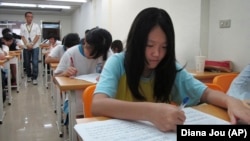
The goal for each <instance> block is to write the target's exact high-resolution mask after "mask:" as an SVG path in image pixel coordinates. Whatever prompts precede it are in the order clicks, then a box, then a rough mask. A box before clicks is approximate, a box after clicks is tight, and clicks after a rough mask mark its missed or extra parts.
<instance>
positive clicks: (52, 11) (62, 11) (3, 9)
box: [0, 0, 84, 15]
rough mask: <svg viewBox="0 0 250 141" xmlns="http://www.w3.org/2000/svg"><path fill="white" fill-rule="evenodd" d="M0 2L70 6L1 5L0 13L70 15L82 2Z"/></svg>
mask: <svg viewBox="0 0 250 141" xmlns="http://www.w3.org/2000/svg"><path fill="white" fill-rule="evenodd" d="M69 1H70V0H69ZM0 2H8V3H30V4H46V5H52V4H53V5H63V6H71V9H48V8H47V9H43V8H27V7H25V8H22V7H3V6H0V13H1V14H18V15H19V14H21V15H23V14H24V13H25V12H27V11H31V12H33V13H34V14H36V15H46V14H50V15H51V14H53V15H71V14H72V13H73V12H74V11H75V10H76V9H78V8H80V7H81V5H82V4H84V3H78V2H61V1H48V0H0Z"/></svg>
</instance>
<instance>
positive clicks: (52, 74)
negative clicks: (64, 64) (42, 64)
mask: <svg viewBox="0 0 250 141" xmlns="http://www.w3.org/2000/svg"><path fill="white" fill-rule="evenodd" d="M58 64H59V63H50V64H49V65H50V81H51V89H50V93H51V97H52V101H53V102H52V104H53V107H54V112H55V113H56V103H57V100H56V95H55V94H56V86H55V82H54V79H52V78H53V77H54V71H55V70H56V67H57V65H58Z"/></svg>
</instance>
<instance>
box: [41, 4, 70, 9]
mask: <svg viewBox="0 0 250 141" xmlns="http://www.w3.org/2000/svg"><path fill="white" fill-rule="evenodd" d="M38 7H39V8H58V9H70V8H71V7H70V6H62V5H42V4H39V5H38Z"/></svg>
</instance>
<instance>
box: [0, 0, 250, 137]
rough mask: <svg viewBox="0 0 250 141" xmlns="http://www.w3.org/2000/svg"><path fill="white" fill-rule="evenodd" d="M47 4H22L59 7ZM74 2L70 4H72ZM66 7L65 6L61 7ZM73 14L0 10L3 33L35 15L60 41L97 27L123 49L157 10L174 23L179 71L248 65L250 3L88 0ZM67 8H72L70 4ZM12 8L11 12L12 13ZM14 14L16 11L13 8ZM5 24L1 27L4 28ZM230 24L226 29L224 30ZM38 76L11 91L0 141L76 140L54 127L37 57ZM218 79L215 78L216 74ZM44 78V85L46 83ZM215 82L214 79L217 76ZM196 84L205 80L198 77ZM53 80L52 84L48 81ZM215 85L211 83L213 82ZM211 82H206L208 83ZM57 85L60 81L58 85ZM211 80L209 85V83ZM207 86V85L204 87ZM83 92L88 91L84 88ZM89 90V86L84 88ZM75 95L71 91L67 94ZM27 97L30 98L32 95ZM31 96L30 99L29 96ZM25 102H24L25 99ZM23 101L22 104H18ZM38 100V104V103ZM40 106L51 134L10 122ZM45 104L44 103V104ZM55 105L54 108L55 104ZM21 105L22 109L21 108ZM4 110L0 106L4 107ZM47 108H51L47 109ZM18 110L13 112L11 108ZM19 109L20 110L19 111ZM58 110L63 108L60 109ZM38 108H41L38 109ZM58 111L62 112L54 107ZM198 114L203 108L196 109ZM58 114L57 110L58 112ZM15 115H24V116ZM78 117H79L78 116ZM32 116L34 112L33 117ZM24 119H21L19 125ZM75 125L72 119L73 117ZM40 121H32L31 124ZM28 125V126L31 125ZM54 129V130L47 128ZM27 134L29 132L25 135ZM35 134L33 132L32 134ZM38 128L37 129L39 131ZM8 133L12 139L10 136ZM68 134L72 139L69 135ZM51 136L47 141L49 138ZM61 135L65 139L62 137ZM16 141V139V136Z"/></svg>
mask: <svg viewBox="0 0 250 141" xmlns="http://www.w3.org/2000/svg"><path fill="white" fill-rule="evenodd" d="M48 1H49V0H40V1H37V0H23V1H22V3H34V4H40V3H41V4H51V3H52V4H53V3H54V4H57V5H60V2H54V1H53V2H51V1H49V2H48ZM69 1H70V0H69ZM2 2H13V3H15V2H16V0H2V1H1V2H0V3H2ZM61 4H64V5H67V2H61ZM70 4H71V5H73V7H72V8H73V9H71V10H70V12H69V11H67V10H63V11H60V10H59V11H58V10H51V11H50V10H48V11H42V10H40V11H39V10H37V9H35V8H31V9H29V8H25V9H22V8H17V10H8V8H6V7H3V6H2V5H0V22H1V23H0V31H1V30H2V29H3V28H5V27H6V25H5V24H4V23H5V22H6V21H17V22H24V23H25V18H24V13H25V12H27V11H31V12H32V13H33V16H34V19H33V22H34V23H37V24H38V25H41V24H42V22H44V21H45V22H58V21H59V22H60V38H61V39H62V38H63V37H64V36H65V35H66V34H68V33H78V34H79V36H80V38H84V37H85V30H86V29H91V28H93V27H100V28H104V29H107V30H108V31H109V32H110V33H111V34H112V39H113V40H115V39H120V40H121V41H122V42H123V44H124V45H125V43H126V41H127V39H126V38H127V35H128V32H129V30H130V27H131V24H132V22H133V20H134V18H135V17H136V15H137V13H139V12H140V11H141V10H142V9H144V8H147V7H158V8H161V9H164V10H166V11H167V12H168V13H169V15H170V17H171V18H172V22H173V26H174V30H175V53H176V59H177V61H178V62H179V63H180V64H181V65H183V66H184V65H186V66H185V67H186V69H187V70H195V67H196V64H195V56H200V55H202V56H205V57H206V60H210V61H218V62H222V61H230V63H231V65H232V66H231V67H232V68H231V69H232V70H231V71H232V72H236V73H239V72H241V71H242V70H243V69H244V68H245V66H247V65H249V57H247V56H249V52H250V48H249V45H250V40H249V37H250V28H249V25H250V14H249V9H250V1H247V0H188V1H187V0H86V3H77V4H73V2H70ZM68 5H69V4H68ZM12 8H13V7H12ZM14 9H15V8H14ZM2 23H3V24H2ZM225 24H226V26H225ZM13 31H15V33H16V34H20V29H18V28H17V29H13ZM43 40H45V39H44V38H43V36H41V38H40V39H39V41H38V42H39V43H41V42H42V41H43ZM39 55H40V56H39V62H40V63H39V75H38V78H37V79H38V85H37V86H33V85H31V84H29V83H28V84H27V83H25V82H24V81H25V77H26V76H24V78H21V81H23V82H21V83H20V90H19V91H20V92H18V93H16V91H15V90H12V97H13V102H12V103H11V105H8V104H4V106H3V107H4V108H3V110H4V111H6V115H5V118H4V120H3V124H0V140H17V141H18V140H35V139H39V140H44V141H45V140H55V141H62V140H72V141H75V140H76V138H77V137H76V133H74V132H75V131H74V130H73V127H72V126H70V128H71V129H66V128H64V127H63V128H62V129H60V130H61V131H62V130H63V131H62V132H63V133H61V131H59V135H58V129H57V126H56V125H54V124H55V122H54V121H56V120H58V119H59V117H58V114H57V113H56V114H55V112H56V111H54V109H55V104H58V103H53V100H51V99H50V95H51V93H52V90H51V89H52V87H51V86H52V84H51V85H50V84H49V85H45V84H46V81H48V80H47V75H46V76H44V74H43V71H44V70H43V65H42V63H41V62H42V54H39ZM216 75H217V74H216ZM45 77H46V79H45ZM213 77H214V75H213ZM196 78H198V79H200V80H201V79H204V80H205V79H206V78H205V77H203V76H200V75H199V74H198V75H197V76H196ZM50 79H51V78H50ZM209 79H212V78H209ZM206 80H208V79H206ZM56 81H58V83H59V81H60V80H59V79H57V80H56ZM211 81H212V80H209V81H206V83H207V82H211ZM203 82H205V81H203ZM84 87H85V86H84ZM86 87H87V86H86ZM67 90H68V91H70V92H72V90H69V89H67ZM28 93H29V94H28ZM31 93H33V94H35V93H40V94H39V96H33V95H31ZM26 94H27V96H29V97H26V96H25V95H26ZM22 96H25V97H26V98H24V97H22ZM19 99H20V100H19ZM38 99H39V100H38ZM36 100H38V101H39V103H41V104H43V106H42V107H40V110H42V111H43V110H45V109H46V110H48V111H46V110H45V111H43V112H45V113H47V114H48V115H46V114H44V115H43V118H46V116H48V117H50V118H48V119H49V121H43V118H42V117H40V118H39V120H41V121H39V122H41V124H44V125H43V126H44V128H46V127H45V126H46V125H47V124H45V123H52V127H47V129H49V130H47V131H41V129H40V128H37V127H36V126H33V127H32V126H31V125H30V126H31V127H30V126H27V127H25V125H23V124H27V125H28V123H25V122H28V121H29V120H31V119H29V120H28V119H27V118H28V115H19V116H16V117H15V118H14V117H8V116H9V115H10V114H11V115H12V114H13V115H14V113H15V111H13V110H14V109H15V110H20V111H22V110H23V109H21V108H27V109H29V108H30V110H31V111H32V110H34V112H35V111H36V110H35V109H34V108H32V106H31V107H29V106H28V105H24V104H27V103H29V101H30V102H31V104H32V105H33V103H34V106H35V105H37V104H35V103H36ZM45 101H46V102H45ZM51 101H52V102H51ZM17 104H20V105H22V106H20V105H17ZM0 106H1V105H0ZM46 106H47V107H46ZM12 107H15V108H12ZM18 107H19V108H18ZM59 107H60V106H59ZM38 108H39V107H38ZM56 108H58V107H56ZM198 109H199V108H198ZM57 110H58V109H57ZM20 111H19V112H17V113H21V112H20ZM74 112H75V111H74ZM30 113H31V114H32V112H30ZM18 117H21V119H18ZM8 118H10V119H13V120H19V123H18V126H19V127H16V125H12V124H11V122H12V121H11V120H8ZM71 119H72V117H71ZM34 121H36V119H32V122H34ZM29 122H30V121H29ZM48 125H49V126H51V124H48ZM26 128H27V129H28V128H29V130H28V132H26ZM33 128H34V129H33ZM36 128H37V129H36ZM8 129H10V131H11V134H8ZM32 130H34V131H35V130H37V131H36V132H41V133H40V134H37V133H36V134H35V133H34V135H30V134H33V132H32ZM68 132H69V133H68ZM46 134H47V135H46ZM62 134H63V135H62ZM15 135H16V136H15Z"/></svg>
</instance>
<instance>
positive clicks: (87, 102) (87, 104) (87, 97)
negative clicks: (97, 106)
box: [82, 85, 96, 117]
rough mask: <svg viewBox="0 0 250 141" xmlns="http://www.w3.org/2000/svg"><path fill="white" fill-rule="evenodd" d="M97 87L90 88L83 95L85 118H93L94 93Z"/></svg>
mask: <svg viewBox="0 0 250 141" xmlns="http://www.w3.org/2000/svg"><path fill="white" fill-rule="evenodd" d="M95 87H96V85H91V86H88V87H87V88H86V89H85V90H84V91H83V93H82V102H83V115H84V117H92V112H91V105H92V98H93V93H94V91H95Z"/></svg>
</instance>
